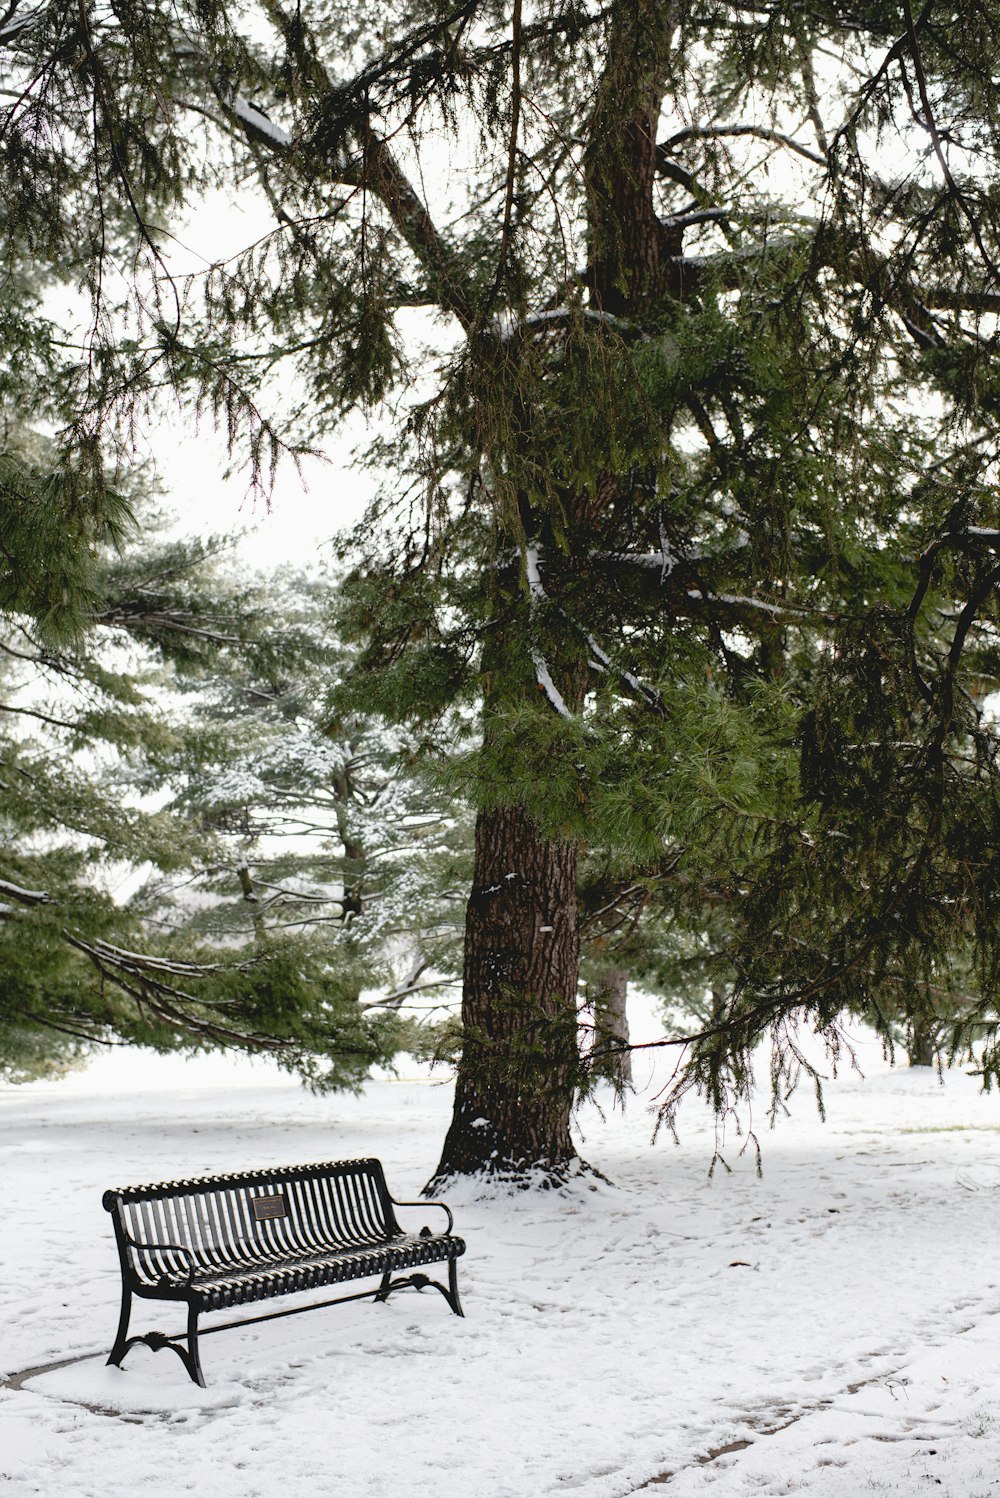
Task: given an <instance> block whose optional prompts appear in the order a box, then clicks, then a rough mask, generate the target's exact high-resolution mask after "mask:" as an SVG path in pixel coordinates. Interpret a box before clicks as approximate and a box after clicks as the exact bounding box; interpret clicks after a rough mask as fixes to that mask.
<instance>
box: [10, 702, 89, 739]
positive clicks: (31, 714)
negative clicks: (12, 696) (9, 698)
mask: <svg viewBox="0 0 1000 1498" xmlns="http://www.w3.org/2000/svg"><path fill="white" fill-rule="evenodd" d="M0 713H17V714H18V715H19V716H21V717H25V718H34V719H36V720H37V722H39V723H48V724H50V725H51V727H53V728H68V729H69V730H70V732H71V733H79V731H80V724H79V723H70V722H69V721H68V720H67V719H66V718H54V717H52V716H51V715H50V714H49V713H43V712H42V711H41V710H40V709H39V708H35V707H12V706H11V704H10V703H9V702H0Z"/></svg>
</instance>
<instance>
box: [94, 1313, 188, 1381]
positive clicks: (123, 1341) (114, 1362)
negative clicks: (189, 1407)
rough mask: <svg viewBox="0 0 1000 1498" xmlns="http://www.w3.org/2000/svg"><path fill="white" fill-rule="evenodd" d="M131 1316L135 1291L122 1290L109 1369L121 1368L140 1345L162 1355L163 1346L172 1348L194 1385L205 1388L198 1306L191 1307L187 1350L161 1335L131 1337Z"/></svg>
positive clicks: (155, 1333)
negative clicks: (131, 1350)
mask: <svg viewBox="0 0 1000 1498" xmlns="http://www.w3.org/2000/svg"><path fill="white" fill-rule="evenodd" d="M131 1313H132V1292H131V1290H123V1291H122V1313H121V1316H120V1317H119V1320H118V1335H117V1336H116V1337H115V1345H114V1347H112V1349H111V1352H110V1354H109V1356H108V1367H109V1368H110V1367H112V1366H113V1367H115V1368H120V1367H121V1365H122V1362H123V1360H124V1357H125V1354H126V1353H127V1352H128V1351H129V1349H130V1348H132V1347H136V1346H138V1345H139V1344H140V1343H142V1344H143V1345H145V1346H146V1347H149V1348H150V1349H151V1350H152V1351H153V1352H160V1351H162V1349H163V1348H164V1347H169V1348H170V1350H171V1352H176V1354H177V1356H178V1357H179V1358H180V1360H181V1362H182V1363H183V1364H184V1366H185V1368H186V1369H187V1371H188V1374H189V1376H190V1377H191V1379H192V1380H193V1382H194V1383H196V1384H198V1385H199V1387H200V1388H202V1389H204V1387H205V1375H204V1374H203V1373H202V1371H201V1356H200V1353H199V1350H198V1307H197V1306H195V1305H189V1306H188V1319H187V1347H182V1346H181V1344H180V1343H179V1342H175V1341H174V1340H173V1338H172V1337H165V1336H164V1335H163V1333H162V1332H146V1333H145V1335H144V1336H142V1337H130V1336H129V1335H128V1323H129V1317H130V1315H131Z"/></svg>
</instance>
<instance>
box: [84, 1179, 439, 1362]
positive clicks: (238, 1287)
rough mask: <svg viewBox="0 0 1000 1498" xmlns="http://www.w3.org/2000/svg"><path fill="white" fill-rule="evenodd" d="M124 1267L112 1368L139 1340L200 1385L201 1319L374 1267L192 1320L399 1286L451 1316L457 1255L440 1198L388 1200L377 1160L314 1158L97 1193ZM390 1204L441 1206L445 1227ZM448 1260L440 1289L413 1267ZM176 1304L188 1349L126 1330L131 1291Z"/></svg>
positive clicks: (224, 1326)
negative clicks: (361, 1284)
mask: <svg viewBox="0 0 1000 1498" xmlns="http://www.w3.org/2000/svg"><path fill="white" fill-rule="evenodd" d="M103 1204H104V1207H105V1210H106V1211H108V1212H110V1213H111V1214H112V1219H113V1222H114V1229H115V1238H116V1240H117V1243H118V1255H119V1258H120V1260H121V1272H122V1309H121V1318H120V1320H119V1322H118V1333H117V1336H116V1337H115V1342H114V1346H113V1347H112V1349H111V1354H110V1356H109V1358H108V1363H109V1364H114V1365H115V1366H116V1367H120V1366H121V1363H122V1359H123V1358H124V1357H125V1354H126V1353H127V1352H128V1350H129V1348H130V1347H134V1346H135V1344H136V1343H137V1342H143V1343H145V1344H146V1346H148V1347H151V1348H152V1349H153V1351H154V1352H158V1351H159V1350H160V1349H161V1348H163V1347H170V1348H172V1349H173V1351H174V1352H176V1353H177V1355H178V1357H179V1358H180V1359H181V1362H182V1363H183V1364H184V1366H185V1368H186V1369H187V1371H188V1373H189V1374H190V1375H191V1377H192V1379H194V1381H195V1383H197V1384H200V1385H201V1386H202V1388H204V1386H205V1380H204V1377H203V1375H202V1371H201V1359H200V1356H199V1350H198V1338H199V1326H198V1318H199V1316H200V1315H201V1314H202V1313H203V1312H206V1311H222V1310H228V1309H229V1308H231V1307H234V1306H243V1305H250V1304H252V1303H253V1302H256V1301H264V1300H270V1299H272V1298H273V1297H275V1296H281V1295H293V1294H296V1293H297V1292H299V1291H304V1290H305V1291H308V1290H316V1289H319V1288H320V1287H322V1286H325V1285H334V1284H342V1283H344V1282H346V1281H350V1280H360V1279H366V1278H368V1277H370V1276H374V1275H380V1276H381V1282H380V1284H379V1286H378V1288H377V1289H374V1290H372V1289H368V1290H363V1291H360V1292H358V1293H357V1294H352V1295H339V1296H336V1297H334V1298H333V1299H324V1300H321V1301H311V1302H310V1303H308V1304H307V1305H298V1306H293V1307H291V1308H290V1309H284V1310H280V1311H271V1312H268V1313H266V1314H264V1315H259V1316H244V1317H241V1318H240V1319H239V1320H235V1321H225V1322H223V1323H221V1324H215V1325H210V1326H207V1327H203V1328H201V1335H202V1336H207V1335H208V1334H209V1333H210V1332H221V1331H226V1330H228V1329H229V1328H230V1327H233V1326H248V1325H250V1324H252V1323H253V1322H256V1321H271V1320H274V1319H276V1318H277V1317H279V1316H292V1315H295V1314H296V1313H297V1312H298V1311H309V1310H318V1309H320V1307H321V1306H327V1305H337V1304H341V1303H343V1302H345V1301H349V1300H366V1299H368V1298H372V1299H374V1300H376V1301H384V1300H387V1299H388V1298H389V1296H390V1295H391V1294H392V1293H393V1291H394V1290H399V1289H401V1288H402V1287H403V1286H404V1285H412V1286H415V1287H416V1288H417V1289H418V1290H422V1289H423V1288H424V1287H425V1286H426V1285H433V1286H434V1288H435V1289H436V1290H440V1291H441V1294H442V1295H443V1296H444V1298H445V1300H446V1301H447V1302H448V1304H449V1305H450V1306H451V1309H452V1310H453V1311H454V1313H455V1315H456V1316H461V1315H462V1314H463V1311H462V1305H461V1302H460V1300H459V1298H458V1280H457V1275H456V1260H457V1259H458V1257H459V1256H460V1255H461V1254H463V1253H464V1252H465V1244H464V1242H463V1241H462V1239H461V1238H456V1237H453V1235H452V1231H451V1230H452V1226H453V1219H452V1215H451V1212H450V1210H449V1208H448V1207H446V1206H445V1205H444V1203H443V1202H397V1201H394V1199H393V1198H392V1197H391V1196H390V1195H389V1191H388V1188H387V1186H386V1182H385V1175H384V1173H383V1171H382V1166H381V1164H380V1163H379V1161H378V1160H336V1161H332V1162H328V1163H327V1164H323V1165H299V1166H291V1167H289V1168H287V1169H276V1170H251V1171H245V1172H243V1173H241V1174H239V1175H220V1176H202V1177H200V1178H198V1179H194V1180H188V1181H161V1182H159V1183H158V1184H156V1185H151V1186H126V1187H122V1188H121V1189H118V1190H113V1191H106V1192H105V1193H104V1197H103ZM396 1207H438V1208H440V1209H441V1210H442V1211H444V1212H445V1213H446V1214H447V1218H448V1226H447V1228H446V1229H445V1231H444V1232H443V1233H433V1232H432V1231H431V1229H430V1228H429V1227H422V1228H421V1229H420V1231H419V1232H418V1233H415V1234H411V1233H404V1232H403V1230H402V1229H401V1228H400V1226H399V1224H398V1222H397V1221H396V1214H395V1211H394V1208H396ZM438 1263H442V1264H443V1263H446V1264H447V1265H448V1284H447V1287H446V1286H445V1285H443V1284H440V1283H439V1282H438V1281H437V1280H433V1279H430V1278H429V1277H428V1276H427V1275H426V1274H424V1273H422V1272H417V1273H415V1274H408V1275H405V1276H402V1277H399V1276H398V1272H399V1271H400V1270H410V1269H417V1270H418V1271H419V1270H421V1269H422V1268H423V1267H424V1266H426V1265H429V1264H438ZM133 1296H138V1297H140V1298H141V1299H143V1300H164V1301H177V1302H179V1303H181V1304H183V1305H186V1306H187V1333H186V1338H185V1339H184V1341H186V1344H187V1345H186V1346H185V1345H184V1342H183V1341H182V1340H181V1334H179V1333H178V1334H177V1335H175V1336H172V1337H168V1336H164V1335H163V1333H162V1332H155V1331H154V1332H147V1333H146V1334H145V1335H144V1336H141V1337H130V1336H129V1335H128V1329H129V1320H130V1316H131V1310H132V1297H133Z"/></svg>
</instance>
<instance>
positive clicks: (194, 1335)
mask: <svg viewBox="0 0 1000 1498" xmlns="http://www.w3.org/2000/svg"><path fill="white" fill-rule="evenodd" d="M187 1340H188V1351H187V1357H185V1356H184V1354H183V1353H182V1352H181V1362H182V1363H183V1364H184V1366H185V1368H186V1369H187V1371H188V1372H189V1373H190V1375H191V1377H192V1378H193V1379H194V1381H195V1383H196V1384H198V1386H199V1387H200V1388H202V1389H203V1388H204V1387H205V1375H204V1374H203V1373H202V1371H201V1355H200V1353H199V1350H198V1307H197V1306H195V1305H189V1306H188V1330H187ZM177 1350H178V1352H180V1348H178V1349H177Z"/></svg>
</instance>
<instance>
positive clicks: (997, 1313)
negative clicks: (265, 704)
mask: <svg viewBox="0 0 1000 1498" xmlns="http://www.w3.org/2000/svg"><path fill="white" fill-rule="evenodd" d="M862 1059H863V1065H864V1068H865V1071H866V1073H867V1075H866V1078H865V1079H864V1080H861V1079H860V1078H858V1077H857V1076H844V1077H842V1078H841V1080H839V1081H837V1082H836V1083H832V1084H831V1085H830V1086H829V1088H828V1092H827V1101H828V1109H829V1117H828V1121H827V1122H826V1123H825V1124H824V1123H822V1122H821V1121H820V1120H819V1118H818V1117H817V1116H816V1113H815V1109H814V1107H813V1105H812V1103H811V1100H810V1098H809V1097H808V1095H806V1094H805V1093H804V1094H803V1095H802V1097H801V1098H800V1099H798V1100H796V1102H795V1104H794V1108H793V1117H792V1118H791V1119H789V1120H786V1121H785V1122H783V1123H782V1124H781V1125H780V1126H779V1128H778V1129H777V1130H776V1131H775V1132H774V1133H765V1134H764V1136H763V1139H762V1142H763V1145H764V1176H763V1179H762V1180H758V1179H757V1177H756V1174H755V1169H754V1162H753V1161H752V1160H751V1159H749V1158H743V1159H740V1158H739V1157H738V1141H730V1143H731V1144H733V1145H734V1146H735V1147H733V1148H732V1149H731V1150H730V1151H729V1158H730V1163H731V1164H732V1165H733V1172H732V1174H731V1175H727V1174H725V1172H717V1173H716V1175H715V1178H714V1179H713V1180H711V1181H709V1180H708V1179H707V1177H706V1166H707V1163H708V1159H709V1156H710V1153H711V1143H712V1134H713V1131H712V1125H711V1120H710V1118H709V1117H708V1115H707V1113H706V1112H705V1111H704V1110H702V1109H701V1108H700V1106H689V1107H688V1108H687V1111H686V1115H685V1116H684V1117H683V1118H682V1137H681V1143H680V1146H679V1147H677V1146H675V1145H674V1144H672V1143H671V1142H670V1141H669V1140H666V1141H661V1142H659V1143H657V1144H656V1145H655V1146H652V1147H651V1146H650V1143H649V1136H650V1114H649V1111H648V1108H649V1097H650V1094H649V1092H648V1091H647V1092H646V1093H644V1095H642V1096H639V1097H636V1098H635V1099H633V1101H632V1102H631V1104H630V1106H629V1108H628V1110H627V1111H626V1113H625V1115H624V1116H623V1115H622V1114H621V1113H620V1112H617V1111H610V1112H608V1113H607V1116H606V1117H605V1118H604V1119H602V1118H601V1117H600V1115H599V1113H598V1112H597V1111H596V1110H593V1109H591V1110H588V1111H587V1112H586V1114H585V1115H584V1116H583V1118H582V1119H581V1125H582V1135H583V1139H582V1142H581V1150H582V1153H583V1154H584V1155H585V1157H586V1158H587V1159H589V1160H590V1161H591V1163H592V1164H594V1165H596V1166H598V1167H599V1168H600V1169H601V1170H602V1171H603V1172H604V1173H605V1174H606V1175H607V1176H608V1177H609V1178H610V1180H611V1181H613V1182H614V1185H613V1186H610V1185H597V1186H596V1187H595V1186H594V1185H593V1184H591V1185H588V1184H586V1183H579V1184H578V1185H577V1186H576V1187H575V1188H574V1189H573V1190H572V1191H571V1192H569V1193H565V1194H562V1193H539V1194H529V1193H522V1194H519V1195H514V1196H507V1197H498V1198H495V1199H493V1200H489V1201H476V1200H473V1199H472V1197H471V1195H465V1194H463V1192H461V1191H457V1192H452V1193H451V1195H450V1201H451V1205H452V1206H453V1208H454V1209H455V1213H456V1231H458V1232H460V1233H461V1234H462V1235H463V1236H464V1237H465V1238H466V1240H467V1243H468V1252H467V1254H466V1256H465V1258H464V1259H463V1260H462V1261H461V1262H460V1266H459V1270H460V1273H459V1280H460V1287H461V1291H462V1295H463V1300H464V1304H465V1311H466V1319H465V1320H459V1319H458V1318H457V1317H454V1316H452V1315H451V1314H450V1313H449V1311H448V1308H447V1306H446V1305H445V1302H444V1300H443V1299H442V1298H441V1297H440V1296H439V1295H437V1294H436V1293H435V1292H434V1291H428V1292H425V1293H424V1294H422V1295H418V1294H416V1293H414V1292H412V1291H407V1292H402V1293H400V1294H399V1295H397V1296H396V1297H395V1298H394V1299H393V1300H391V1301H390V1302H389V1303H388V1304H387V1305H384V1306H378V1305H372V1304H368V1303H366V1302H361V1303H356V1304H353V1305H350V1306H342V1307H335V1308H333V1309H330V1310H324V1311H317V1312H315V1313H312V1314H309V1315H303V1316H294V1317H290V1318H288V1319H286V1320H282V1321H277V1322H272V1323H269V1324H267V1325H264V1326H258V1327H254V1328H251V1329H248V1330H247V1331H231V1332H227V1333H224V1334H222V1335H220V1336H218V1337H211V1338H209V1339H208V1340H207V1341H206V1343H205V1345H204V1349H203V1360H204V1364H205V1371H206V1377H207V1379H208V1384H209V1387H208V1388H207V1389H205V1390H201V1389H198V1388H196V1387H195V1386H194V1385H193V1384H191V1383H190V1382H189V1381H188V1379H187V1376H186V1374H185V1373H184V1370H183V1368H182V1367H181V1365H180V1362H179V1360H178V1359H177V1358H176V1357H175V1356H174V1355H173V1354H172V1353H169V1352H167V1353H163V1354H162V1355H154V1354H153V1353H152V1352H150V1351H148V1350H147V1349H146V1348H144V1347H140V1348H137V1349H135V1350H134V1351H133V1352H132V1353H131V1354H130V1355H129V1358H128V1359H127V1361H126V1364H125V1369H124V1370H123V1371H119V1370H117V1369H111V1368H106V1367H105V1366H104V1357H105V1356H106V1350H107V1348H108V1346H109V1345H110V1341H111V1338H112V1335H113V1332H114V1327H115V1322H116V1319H117V1310H118V1295H119V1288H118V1268H117V1256H116V1254H115V1250H114V1245H113V1241H112V1237H111V1223H110V1218H109V1217H108V1216H107V1214H106V1213H104V1212H103V1210H102V1208H101V1193H102V1191H103V1189H104V1188H105V1187H107V1186H110V1185H123V1184H129V1183H134V1182H138V1181H146V1180H156V1179H160V1178H177V1177H178V1176H186V1175H197V1174H199V1173H208V1172H216V1171H225V1170H234V1169H240V1168H244V1167H249V1166H256V1165H264V1164H268V1163H274V1164H291V1163H299V1162H304V1161H308V1160H322V1159H336V1158H343V1157H348V1156H355V1155H367V1154H375V1155H378V1156H380V1157H381V1158H382V1160H383V1161H384V1163H385V1168H386V1173H387V1176H388V1180H389V1185H390V1188H391V1189H392V1190H393V1192H394V1194H395V1195H396V1196H398V1197H403V1198H409V1197H413V1196H415V1195H416V1194H417V1192H418V1191H419V1189H420V1187H421V1186H422V1184H423V1182H424V1181H425V1180H426V1178H427V1177H428V1176H429V1175H430V1173H431V1171H432V1170H433V1167H434V1165H435V1164H436V1160H437V1151H438V1149H439V1146H440V1142H441V1139H442V1136H443V1132H444V1128H445V1125H446V1121H447V1118H448V1114H449V1105H450V1088H449V1086H448V1085H447V1083H446V1082H444V1081H443V1080H441V1079H439V1078H438V1077H437V1076H430V1077H428V1076H427V1075H425V1074H421V1073H418V1072H417V1071H416V1069H413V1068H411V1069H410V1071H409V1073H408V1074H405V1075H403V1076H401V1077H400V1078H398V1079H389V1078H385V1079H380V1080H378V1081H376V1082H374V1083H372V1084H371V1085H370V1086H369V1087H368V1089H367V1090H366V1092H365V1095H364V1096H363V1097H362V1098H357V1099H353V1098H348V1099H345V1098H339V1097H334V1098H326V1099H317V1098H314V1097H311V1096H310V1095H308V1094H307V1093H305V1092H304V1091H302V1090H301V1089H300V1088H298V1087H297V1086H296V1084H295V1083H294V1082H293V1081H291V1080H290V1079H288V1078H285V1077H282V1076H281V1075H280V1074H278V1073H276V1072H274V1071H273V1070H271V1069H269V1068H268V1067H266V1066H265V1065H263V1064H260V1063H258V1064H254V1065H251V1064H249V1063H247V1062H230V1061H227V1060H222V1059H208V1058H206V1059H204V1060H199V1061H197V1062H188V1063H185V1062H182V1061H180V1060H177V1059H158V1058H148V1057H143V1056H138V1057H137V1056H133V1055H129V1054H127V1053H117V1054H115V1055H113V1056H109V1057H106V1058H103V1059H102V1060H100V1061H99V1062H97V1063H96V1064H95V1065H94V1066H93V1067H92V1068H91V1069H90V1070H89V1071H87V1072H86V1073H83V1074H79V1075H76V1076H72V1077H70V1078H68V1079H67V1080H66V1081H65V1082H62V1083H60V1084H58V1085H48V1084H34V1085H32V1086H29V1087H24V1088H20V1089H15V1088H0V1130H2V1140H3V1146H2V1149H3V1153H2V1156H0V1158H2V1172H0V1326H2V1342H0V1382H2V1381H3V1380H7V1382H6V1384H5V1385H3V1386H2V1387H0V1498H22V1495H23V1498H27V1495H34V1494H41V1495H44V1498H91V1495H93V1498H106V1495H107V1493H108V1492H109V1491H114V1492H116V1493H118V1492H121V1493H126V1494H129V1493H141V1494H143V1495H147V1494H153V1495H164V1498H167V1495H170V1498H175V1495H182V1494H187V1493H192V1494H197V1495H199V1498H321V1495H322V1498H369V1495H371V1498H376V1495H377V1498H418V1495H420V1498H424V1495H426V1494H430V1493H433V1494H434V1495H435V1498H542V1495H549V1494H556V1493H562V1492H567V1493H572V1494H574V1495H576V1498H619V1495H626V1494H631V1493H640V1492H641V1493H644V1494H646V1495H656V1494H659V1493H661V1492H662V1493H663V1494H664V1495H665V1498H666V1495H670V1498H702V1495H712V1498H736V1495H744V1494H753V1495H756V1498H760V1495H772V1494H773V1495H777V1494H786V1493H794V1494H801V1495H807V1498H858V1495H862V1498H863V1495H867V1494H869V1493H875V1494H895V1495H900V1498H915V1495H920V1494H923V1493H925V1492H927V1493H935V1494H939V1495H941V1498H987V1495H996V1494H1000V1403H998V1398H997V1394H998V1387H1000V1260H998V1250H1000V1099H997V1098H990V1097H983V1096H982V1095H981V1094H980V1092H979V1090H978V1084H977V1083H976V1082H975V1081H974V1080H973V1079H971V1078H969V1077H967V1076H965V1075H964V1074H962V1073H961V1072H957V1073H953V1074H949V1076H948V1077H947V1081H946V1084H945V1085H944V1086H943V1087H942V1086H941V1085H940V1084H939V1082H938V1080H937V1078H936V1077H935V1076H934V1075H929V1074H928V1073H926V1072H918V1073H913V1072H907V1071H905V1070H900V1071H895V1072H890V1071H888V1070H887V1068H886V1067H885V1065H884V1064H883V1062H882V1060H881V1057H880V1055H879V1051H878V1047H877V1046H875V1045H874V1044H868V1045H863V1046H862ZM640 1069H641V1066H640ZM653 1085H655V1080H653ZM144 1309H145V1308H140V1310H144ZM151 1309H152V1313H153V1319H152V1320H151V1321H150V1322H149V1323H143V1324H142V1325H141V1326H138V1327H137V1328H135V1329H140V1330H141V1329H143V1326H144V1325H146V1324H149V1325H155V1324H157V1320H156V1318H157V1316H159V1317H162V1314H163V1312H162V1309H158V1308H156V1307H152V1308H151ZM137 1319H138V1318H137ZM160 1325H163V1322H162V1320H161V1321H160ZM73 1355H76V1356H77V1358H78V1361H74V1362H72V1363H69V1364H68V1365H66V1366H63V1367H61V1368H58V1369H54V1370H51V1371H48V1372H42V1373H36V1374H35V1375H34V1376H31V1377H28V1378H27V1379H22V1378H21V1377H20V1376H19V1375H22V1374H23V1372H24V1370H26V1369H29V1368H37V1367H38V1366H40V1365H44V1364H47V1363H54V1362H57V1361H60V1360H62V1359H66V1358H68V1357H70V1356H73Z"/></svg>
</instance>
